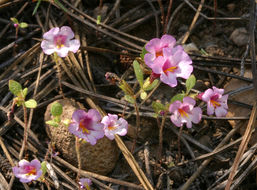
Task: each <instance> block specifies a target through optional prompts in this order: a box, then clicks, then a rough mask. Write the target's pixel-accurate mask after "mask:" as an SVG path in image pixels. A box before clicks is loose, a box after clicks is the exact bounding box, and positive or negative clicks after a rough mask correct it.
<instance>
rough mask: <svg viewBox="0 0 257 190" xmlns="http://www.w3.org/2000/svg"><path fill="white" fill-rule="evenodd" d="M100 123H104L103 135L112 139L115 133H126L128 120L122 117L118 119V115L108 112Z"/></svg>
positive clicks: (122, 134)
mask: <svg viewBox="0 0 257 190" xmlns="http://www.w3.org/2000/svg"><path fill="white" fill-rule="evenodd" d="M101 123H102V124H104V133H105V136H106V137H108V138H109V139H110V140H113V139H114V137H115V134H118V135H120V136H124V135H126V134H127V130H128V122H127V121H126V120H125V119H123V118H119V119H118V116H117V115H115V114H109V113H108V115H107V116H104V117H103V119H102V121H101Z"/></svg>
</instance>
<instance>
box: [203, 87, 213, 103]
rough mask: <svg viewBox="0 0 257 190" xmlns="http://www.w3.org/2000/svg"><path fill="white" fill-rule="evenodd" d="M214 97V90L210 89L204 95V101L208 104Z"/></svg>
mask: <svg viewBox="0 0 257 190" xmlns="http://www.w3.org/2000/svg"><path fill="white" fill-rule="evenodd" d="M213 95H214V92H213V90H212V89H210V88H209V89H207V90H206V91H205V92H204V94H203V95H202V100H203V101H205V102H208V101H209V100H210V98H211V97H212V96H213Z"/></svg>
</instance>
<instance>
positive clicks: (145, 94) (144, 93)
mask: <svg viewBox="0 0 257 190" xmlns="http://www.w3.org/2000/svg"><path fill="white" fill-rule="evenodd" d="M146 97H147V93H146V92H145V91H144V92H141V93H140V98H141V99H142V100H144V99H146Z"/></svg>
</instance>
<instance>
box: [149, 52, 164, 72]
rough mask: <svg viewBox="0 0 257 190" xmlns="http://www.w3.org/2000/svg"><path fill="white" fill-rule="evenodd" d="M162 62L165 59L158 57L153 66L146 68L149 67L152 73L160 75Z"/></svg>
mask: <svg viewBox="0 0 257 190" xmlns="http://www.w3.org/2000/svg"><path fill="white" fill-rule="evenodd" d="M164 62H165V59H164V58H163V57H162V56H159V57H157V58H156V59H155V60H154V62H153V64H152V65H151V66H149V65H148V67H150V68H151V69H152V70H153V72H154V73H156V74H161V72H162V66H163V64H164Z"/></svg>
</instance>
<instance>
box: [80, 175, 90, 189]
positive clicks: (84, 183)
mask: <svg viewBox="0 0 257 190" xmlns="http://www.w3.org/2000/svg"><path fill="white" fill-rule="evenodd" d="M79 185H80V188H81V189H86V190H90V185H92V181H91V180H90V179H88V178H80V180H79Z"/></svg>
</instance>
